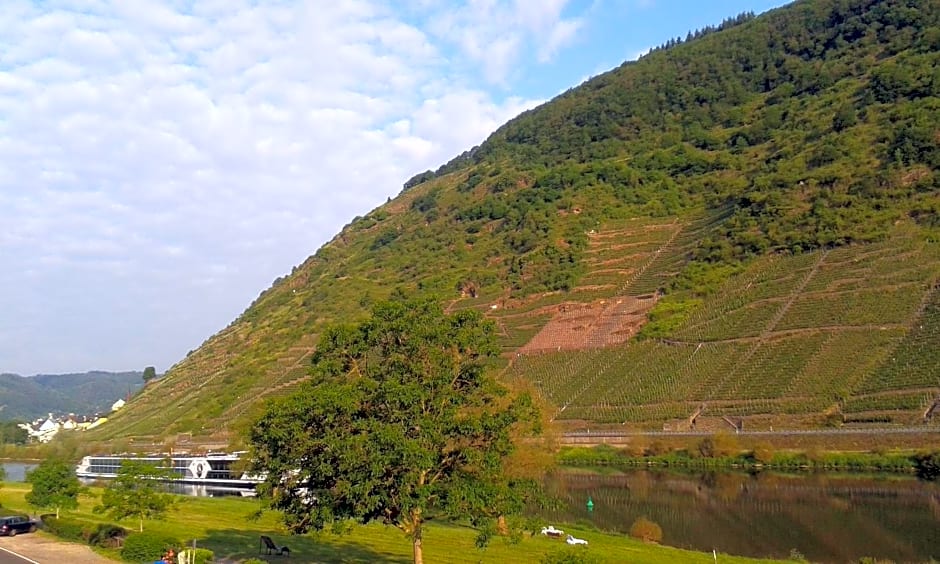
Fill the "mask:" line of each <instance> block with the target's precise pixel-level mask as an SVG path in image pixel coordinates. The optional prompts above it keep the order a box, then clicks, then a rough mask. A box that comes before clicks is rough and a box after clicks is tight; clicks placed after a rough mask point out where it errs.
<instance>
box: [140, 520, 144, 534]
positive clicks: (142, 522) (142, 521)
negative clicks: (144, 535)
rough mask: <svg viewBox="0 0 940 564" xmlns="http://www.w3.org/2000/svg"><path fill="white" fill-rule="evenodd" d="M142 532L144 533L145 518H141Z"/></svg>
mask: <svg viewBox="0 0 940 564" xmlns="http://www.w3.org/2000/svg"><path fill="white" fill-rule="evenodd" d="M140 532H144V518H143V517H141V518H140Z"/></svg>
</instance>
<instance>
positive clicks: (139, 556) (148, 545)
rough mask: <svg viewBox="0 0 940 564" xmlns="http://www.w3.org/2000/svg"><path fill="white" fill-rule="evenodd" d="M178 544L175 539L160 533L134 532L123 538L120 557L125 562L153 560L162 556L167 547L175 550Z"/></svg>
mask: <svg viewBox="0 0 940 564" xmlns="http://www.w3.org/2000/svg"><path fill="white" fill-rule="evenodd" d="M179 544H180V543H179V541H177V539H175V538H173V537H171V536H168V535H165V534H161V533H153V532H149V531H144V532H142V533H134V534H132V535H130V536H128V537H127V538H126V539H124V548H123V549H121V558H122V559H123V560H125V561H127V562H153V561H154V560H158V559H160V558H162V557H163V554H164V553H165V552H166V551H167V549H170V548H172V549H174V550H175V549H176V548H177V547H179Z"/></svg>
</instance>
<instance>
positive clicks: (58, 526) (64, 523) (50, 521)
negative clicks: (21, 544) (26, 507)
mask: <svg viewBox="0 0 940 564" xmlns="http://www.w3.org/2000/svg"><path fill="white" fill-rule="evenodd" d="M42 524H43V527H45V529H46V530H47V531H49V532H50V533H52V534H53V535H55V536H57V537H59V538H60V539H65V540H72V541H82V542H85V541H86V540H87V539H88V534H86V531H85V527H87V526H88V524H87V523H82V522H81V521H77V520H75V519H69V518H67V517H55V516H52V517H47V518H45V519H43V521H42Z"/></svg>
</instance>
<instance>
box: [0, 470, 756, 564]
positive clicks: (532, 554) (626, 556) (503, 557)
mask: <svg viewBox="0 0 940 564" xmlns="http://www.w3.org/2000/svg"><path fill="white" fill-rule="evenodd" d="M29 487H30V486H29V485H27V484H23V483H10V482H8V483H5V484H4V485H3V488H2V490H0V502H2V504H3V507H4V508H5V509H7V510H12V511H24V512H34V511H32V510H31V509H30V508H29V507H28V505H27V504H26V502H25V501H24V497H23V496H24V495H25V494H26V492H27V491H29ZM94 503H95V499H94V498H93V497H91V496H83V497H82V499H81V504H80V507H79V508H78V509H77V510H76V511H73V512H67V513H64V514H63V515H64V516H70V517H75V518H78V519H82V520H87V521H89V522H102V521H106V519H104V518H103V516H102V515H96V514H94V513H93V512H92V510H91V509H92V507H93V506H94ZM258 506H259V502H258V500H256V499H250V498H234V497H221V498H196V497H184V496H180V497H179V503H178V506H177V508H176V509H175V510H174V511H172V512H171V513H170V514H168V516H167V519H166V520H164V521H145V523H144V529H145V530H150V531H159V532H163V533H168V534H170V535H173V536H175V537H177V538H179V539H180V540H181V541H190V542H191V541H192V540H193V539H196V541H197V546H200V547H202V548H208V549H210V550H212V551H213V552H214V553H215V556H216V558H217V559H221V558H225V559H228V560H233V561H240V560H246V559H248V558H259V557H260V558H261V559H263V560H268V561H270V562H282V561H286V559H285V558H283V557H278V556H264V555H261V556H259V555H258V540H259V535H261V534H266V535H270V536H271V537H272V538H273V539H274V540H275V542H276V543H278V544H286V545H288V546H289V547H290V549H291V555H290V560H289V561H290V562H295V563H296V562H402V563H406V562H411V542H410V540H409V539H408V538H406V537H405V536H404V534H402V533H401V532H399V531H398V530H397V529H395V528H393V527H386V526H383V525H368V526H355V527H353V529H352V531H351V532H350V533H348V534H342V535H336V534H330V533H319V534H309V535H304V536H289V535H287V534H285V533H284V532H283V530H281V529H280V528H279V527H278V521H277V516H276V515H275V514H271V513H268V514H265V515H264V516H263V517H262V518H261V519H259V520H250V519H249V517H250V515H251V514H252V513H254V512H255V511H256V510H257V509H258ZM121 524H122V525H124V526H125V527H127V528H129V529H134V528H135V526H136V523H132V522H124V523H121ZM554 524H555V525H556V526H559V524H558V523H554ZM560 526H563V527H564V529H565V530H566V531H568V532H571V533H572V534H574V535H576V536H578V537H580V538H584V539H586V540H588V542H589V543H590V544H589V546H588V547H587V548H581V547H575V548H578V550H577V551H575V550H574V549H573V548H569V547H568V546H567V545H565V544H564V543H563V542H562V541H560V540H556V539H549V538H547V537H541V536H538V535H536V536H533V537H528V536H527V537H526V538H524V539H523V540H522V541H521V542H519V543H516V544H513V543H510V542H507V541H506V540H504V539H500V538H498V539H496V540H494V541H492V542H491V543H490V545H489V546H488V547H487V548H485V549H482V550H481V549H478V548H476V546H475V545H474V540H475V538H476V534H477V533H476V531H475V530H473V529H471V528H469V527H464V526H458V525H448V524H436V523H431V524H429V525H427V527H426V528H425V531H424V558H425V561H426V562H454V563H460V562H468V563H469V562H540V561H541V560H542V559H543V558H544V557H545V556H546V555H551V554H554V553H557V552H568V551H571V552H574V553H576V554H582V555H584V556H587V557H589V558H591V559H593V560H592V561H599V562H637V563H642V562H646V563H650V564H656V563H663V564H667V563H673V562H689V563H695V562H701V563H706V562H714V558H713V556H712V555H711V554H706V553H698V552H690V551H684V550H678V549H673V548H669V547H663V546H658V545H652V544H645V543H642V542H640V541H636V540H633V539H631V538H629V537H626V536H624V535H616V534H609V533H604V532H600V531H597V530H592V529H590V528H585V527H579V526H569V525H566V524H560ZM41 534H42V533H41ZM102 554H104V555H106V556H109V557H112V558H115V559H116V560H117V559H118V554H117V553H116V552H114V551H102ZM572 561H574V560H572ZM718 561H719V562H722V563H736V562H739V563H745V562H770V561H769V560H755V559H750V558H740V557H733V556H727V555H721V554H720V555H719V556H718Z"/></svg>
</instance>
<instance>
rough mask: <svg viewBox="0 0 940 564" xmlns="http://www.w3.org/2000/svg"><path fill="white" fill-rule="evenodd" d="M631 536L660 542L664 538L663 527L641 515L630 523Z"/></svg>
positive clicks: (645, 540) (646, 540)
mask: <svg viewBox="0 0 940 564" xmlns="http://www.w3.org/2000/svg"><path fill="white" fill-rule="evenodd" d="M630 536H631V537H633V538H635V539H640V540H642V541H644V542H657V543H658V542H660V541H662V540H663V529H662V527H660V526H659V525H657V524H656V523H654V522H653V521H650V520H649V519H647V518H646V517H640V518H639V519H637V520H636V521H634V522H633V524H632V525H630Z"/></svg>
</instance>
